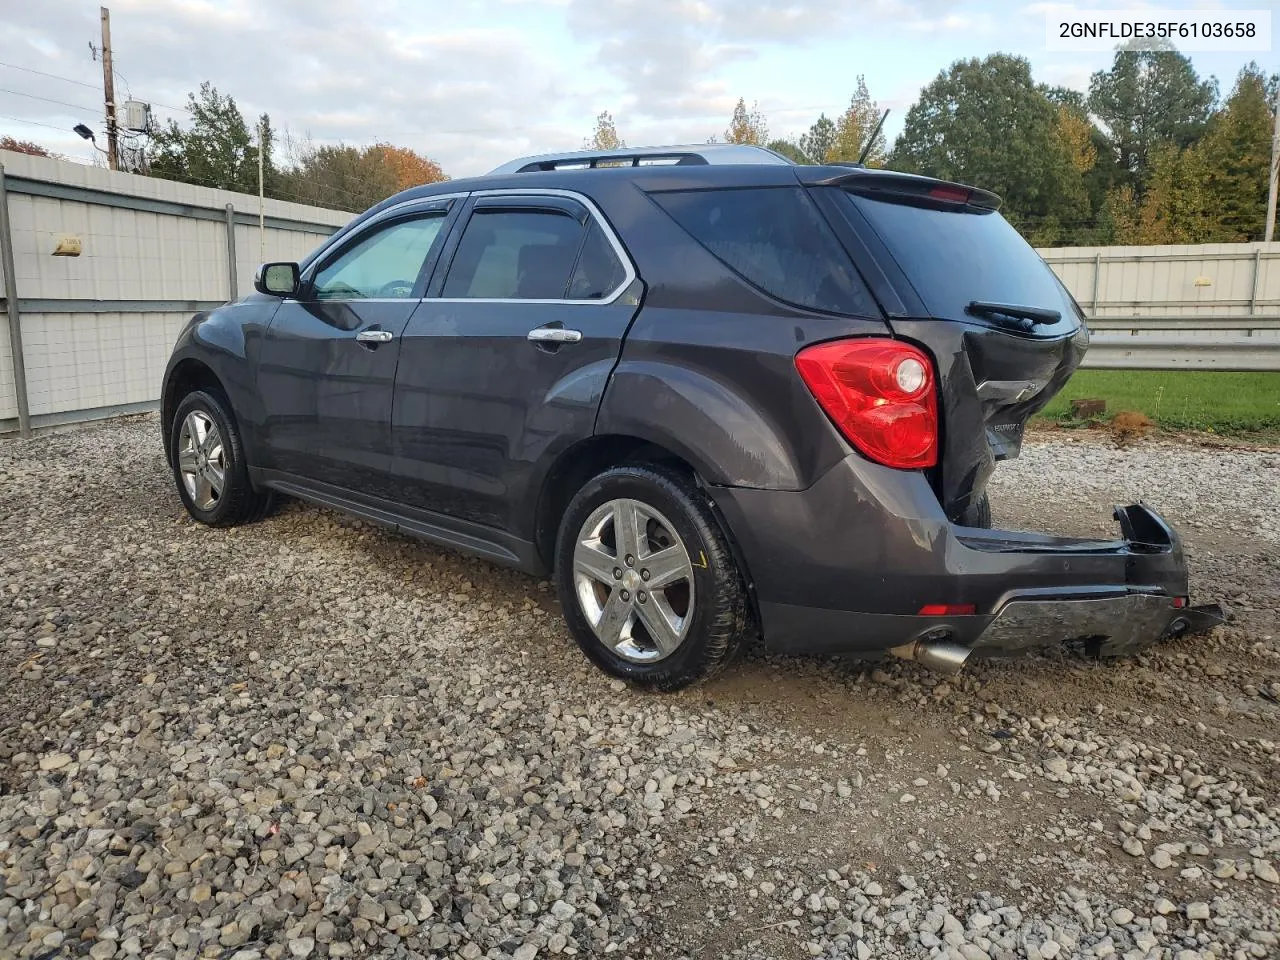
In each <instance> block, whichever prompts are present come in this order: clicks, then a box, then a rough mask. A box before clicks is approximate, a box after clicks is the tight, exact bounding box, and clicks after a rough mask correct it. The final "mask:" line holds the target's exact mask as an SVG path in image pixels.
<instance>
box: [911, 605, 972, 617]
mask: <svg viewBox="0 0 1280 960" xmlns="http://www.w3.org/2000/svg"><path fill="white" fill-rule="evenodd" d="M977 609H978V608H977V607H976V606H974V605H973V604H972V603H926V604H925V605H924V606H923V607H921V608H920V612H919V613H917V614H916V616H918V617H964V616H968V615H970V614H972V613H974V612H975V611H976V610H977Z"/></svg>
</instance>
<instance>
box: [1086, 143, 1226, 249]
mask: <svg viewBox="0 0 1280 960" xmlns="http://www.w3.org/2000/svg"><path fill="white" fill-rule="evenodd" d="M1148 159H1149V162H1150V165H1151V169H1150V171H1149V177H1148V183H1147V189H1146V191H1145V192H1144V194H1143V196H1142V197H1141V199H1140V200H1139V201H1137V202H1135V200H1134V196H1135V195H1134V192H1133V188H1132V187H1131V186H1129V185H1128V184H1124V185H1122V186H1120V187H1119V188H1117V190H1116V191H1115V192H1114V193H1113V194H1112V196H1111V198H1110V203H1109V204H1108V206H1109V211H1108V212H1109V216H1110V217H1111V218H1112V219H1113V220H1114V222H1115V236H1114V241H1115V242H1116V243H1121V244H1140V245H1149V244H1161V243H1205V242H1206V241H1208V240H1210V239H1212V238H1213V237H1214V235H1215V233H1216V232H1217V230H1218V226H1217V219H1216V217H1215V216H1214V213H1213V201H1212V199H1211V197H1210V195H1209V190H1208V188H1207V186H1206V183H1205V179H1206V174H1207V172H1208V167H1207V164H1206V163H1205V159H1204V155H1203V152H1202V151H1201V150H1199V149H1197V148H1196V147H1188V148H1187V149H1185V150H1179V149H1178V148H1177V147H1176V146H1174V145H1173V144H1172V143H1159V144H1156V145H1155V146H1154V147H1153V148H1152V149H1151V153H1150V156H1149V158H1148Z"/></svg>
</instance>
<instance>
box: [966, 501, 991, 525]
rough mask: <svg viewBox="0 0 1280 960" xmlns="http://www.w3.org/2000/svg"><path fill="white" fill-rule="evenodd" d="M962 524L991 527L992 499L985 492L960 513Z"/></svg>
mask: <svg viewBox="0 0 1280 960" xmlns="http://www.w3.org/2000/svg"><path fill="white" fill-rule="evenodd" d="M960 524H961V525H962V526H965V527H982V528H984V529H986V530H990V529H991V500H990V499H989V498H988V497H987V495H986V494H985V493H984V494H983V495H982V496H981V497H979V498H978V499H977V500H975V501H973V502H972V503H971V504H969V506H967V507H966V508H965V511H964V513H962V514H961V515H960Z"/></svg>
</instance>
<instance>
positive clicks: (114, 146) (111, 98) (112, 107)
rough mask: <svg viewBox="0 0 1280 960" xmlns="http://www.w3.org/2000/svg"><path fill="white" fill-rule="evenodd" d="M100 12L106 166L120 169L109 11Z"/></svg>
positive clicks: (103, 8)
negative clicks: (105, 114) (105, 126)
mask: <svg viewBox="0 0 1280 960" xmlns="http://www.w3.org/2000/svg"><path fill="white" fill-rule="evenodd" d="M100 9H101V10H102V95H103V99H104V100H105V101H106V105H107V165H108V166H109V167H111V169H112V170H119V169H120V152H119V144H118V142H117V138H116V87H115V75H114V72H113V71H112V69H111V11H110V10H108V9H107V8H106V7H102V8H100Z"/></svg>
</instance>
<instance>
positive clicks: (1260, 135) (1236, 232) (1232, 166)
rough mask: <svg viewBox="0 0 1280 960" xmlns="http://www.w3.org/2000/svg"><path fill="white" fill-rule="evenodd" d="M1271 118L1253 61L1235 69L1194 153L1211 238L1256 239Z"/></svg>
mask: <svg viewBox="0 0 1280 960" xmlns="http://www.w3.org/2000/svg"><path fill="white" fill-rule="evenodd" d="M1272 118H1273V114H1272V112H1271V102H1270V100H1269V99H1268V97H1267V78H1266V76H1265V75H1264V74H1263V73H1262V71H1261V70H1259V69H1258V65H1257V64H1256V63H1250V64H1249V65H1248V66H1246V67H1245V68H1244V69H1243V70H1241V71H1240V76H1239V77H1238V78H1237V79H1236V84H1235V87H1234V88H1233V89H1232V91H1231V95H1230V96H1229V97H1227V100H1226V103H1224V104H1223V106H1222V109H1221V110H1219V111H1218V112H1217V113H1216V114H1215V115H1214V116H1213V118H1212V119H1211V120H1210V121H1209V129H1208V132H1207V133H1206V134H1205V136H1204V139H1203V140H1201V142H1200V144H1199V146H1198V148H1197V149H1199V150H1200V151H1201V153H1202V154H1203V157H1204V164H1205V178H1206V181H1205V188H1206V190H1207V191H1208V195H1209V198H1210V202H1211V207H1212V210H1213V213H1214V218H1215V219H1216V221H1217V229H1216V230H1215V231H1214V236H1213V237H1212V239H1213V240H1217V241H1222V242H1232V241H1245V240H1261V239H1262V237H1263V231H1264V229H1265V220H1266V209H1267V178H1268V170H1269V165H1270V163H1271V135H1272V123H1273V119H1272Z"/></svg>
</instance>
